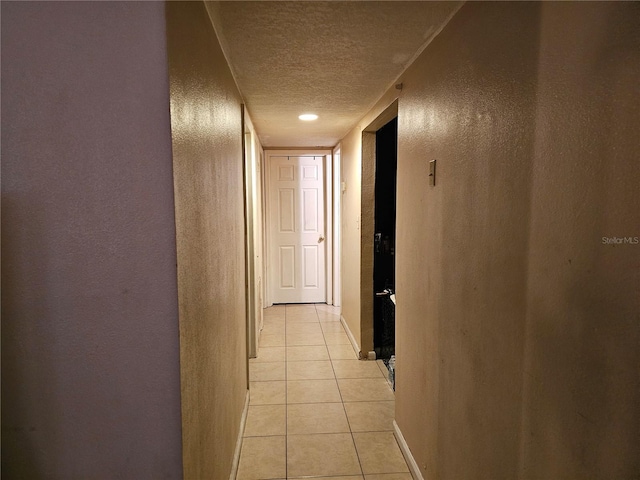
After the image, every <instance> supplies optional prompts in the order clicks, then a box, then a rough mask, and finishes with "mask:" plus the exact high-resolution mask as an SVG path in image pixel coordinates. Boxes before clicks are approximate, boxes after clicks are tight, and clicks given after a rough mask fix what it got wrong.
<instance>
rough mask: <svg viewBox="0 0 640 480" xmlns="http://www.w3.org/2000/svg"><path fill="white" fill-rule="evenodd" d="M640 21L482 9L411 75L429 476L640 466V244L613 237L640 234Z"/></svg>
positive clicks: (404, 278) (415, 388)
mask: <svg viewBox="0 0 640 480" xmlns="http://www.w3.org/2000/svg"><path fill="white" fill-rule="evenodd" d="M639 13H640V12H639V8H638V5H637V4H632V3H609V4H606V3H593V4H591V3H589V4H578V3H567V4H557V3H541V4H540V3H539V4H533V3H516V2H514V3H497V4H495V3H475V2H471V3H467V4H465V5H464V6H463V7H462V9H461V10H460V11H459V12H458V14H457V15H456V16H455V17H454V18H453V19H452V20H451V22H450V23H449V25H448V26H447V27H446V28H445V29H444V30H443V32H442V33H441V34H440V35H439V36H438V37H437V38H436V39H435V40H434V41H433V43H432V44H431V45H430V46H429V47H428V48H427V49H426V50H425V52H424V53H423V54H422V55H421V56H420V57H419V58H418V60H417V61H416V63H414V64H413V65H412V66H411V67H410V68H409V69H408V70H407V72H405V74H404V75H403V77H402V78H401V81H402V82H403V84H404V89H403V90H402V93H401V94H400V98H399V107H398V108H399V147H398V149H399V151H398V223H397V264H396V275H397V278H396V284H397V299H398V307H397V312H396V328H397V336H396V342H397V363H396V365H397V371H396V380H397V383H396V386H397V390H396V420H397V422H398V424H399V426H400V428H401V430H402V432H403V434H404V436H405V438H406V440H407V442H408V444H409V447H410V448H411V450H412V452H413V454H414V456H415V458H416V460H417V462H418V464H419V466H420V468H421V469H422V473H423V475H424V477H425V478H427V479H432V478H443V479H458V478H532V479H540V478H603V479H604V478H635V477H636V476H637V475H638V472H640V456H639V455H638V453H637V448H635V447H636V446H637V445H638V444H639V442H640V438H639V435H640V433H639V432H640V407H639V405H640V385H639V377H638V371H639V369H640V353H639V351H638V348H637V345H638V344H639V343H640V326H639V322H638V320H639V318H638V314H639V312H640V305H639V295H638V293H639V289H640V284H639V281H640V280H639V278H638V265H639V262H640V245H630V244H622V245H616V246H612V245H603V244H602V237H614V236H617V237H623V236H626V237H637V236H640V232H639V231H638V225H640V218H639V213H638V212H640V209H639V208H638V206H639V204H640V191H639V187H638V178H639V177H640V172H639V166H640V164H639V163H638V160H637V159H638V157H639V154H640V145H639V143H638V139H637V135H636V133H635V130H636V129H637V125H638V124H639V120H640V118H638V112H639V111H640V108H639V105H638V97H637V84H638V79H639V78H640V77H639V73H640V72H639V65H640V62H639V58H638V55H639V53H638V52H640V49H639V48H638V47H639V46H640V41H639V38H638V35H639V32H638V29H637V27H635V26H634V25H635V23H637V21H636V20H637V18H638V17H639V15H638V14H639ZM634 22H635V23H634ZM569 33H570V34H569ZM392 93H393V92H391V91H390V92H388V93H387V95H390V94H392ZM381 104H382V105H384V104H385V102H384V101H381ZM379 105H380V104H379ZM379 111H380V107H379V106H378V107H376V108H374V109H373V110H372V111H371V112H370V114H369V118H374V117H375V116H376V115H377V114H378V113H379ZM367 124H368V121H367V120H366V119H365V121H363V122H361V124H360V125H358V126H357V127H356V130H355V131H352V132H351V133H350V134H349V136H348V137H346V138H345V139H344V140H343V158H344V160H343V162H344V163H343V173H347V174H349V175H351V178H353V180H354V181H355V180H356V177H355V174H354V173H353V172H355V171H357V170H358V169H359V168H360V165H359V161H360V157H359V151H358V149H359V148H360V145H359V144H358V141H357V136H358V135H360V132H359V131H358V129H360V130H361V129H362V128H363V127H365V126H366V125H367ZM345 146H346V148H345ZM432 159H437V161H438V167H437V185H436V186H435V187H429V186H428V176H427V175H428V161H429V160H432ZM347 162H349V163H350V164H346V163H347ZM348 188H353V189H359V185H358V184H356V185H353V184H351V185H349V187H348ZM343 198H344V197H343ZM347 200H348V199H347ZM344 208H345V209H346V210H347V211H346V212H345V218H351V217H352V216H354V215H356V214H357V213H356V211H355V210H354V209H355V208H359V205H357V202H356V201H355V200H354V201H351V202H349V201H347V202H345V207H344ZM363 209H364V206H363ZM358 212H359V210H358ZM349 229H351V225H345V230H347V235H346V236H345V237H344V243H345V244H344V246H343V249H344V251H345V252H349V251H353V252H354V253H353V254H355V252H356V243H355V242H356V241H359V238H356V236H355V235H349V232H348V230H349ZM358 262H359V260H358V259H357V258H352V257H347V256H346V255H345V257H344V258H343V268H344V269H345V271H347V270H348V269H353V270H356V269H357V267H359V263H358ZM344 289H345V294H344V296H345V299H349V298H350V297H352V296H353V295H354V294H355V293H357V291H358V290H357V289H358V284H349V283H347V282H346V281H345V285H344ZM351 304H353V305H355V302H351ZM346 307H347V308H343V311H344V312H345V313H346V312H349V311H350V310H349V308H351V307H350V306H346ZM349 321H350V322H351V321H353V320H349Z"/></svg>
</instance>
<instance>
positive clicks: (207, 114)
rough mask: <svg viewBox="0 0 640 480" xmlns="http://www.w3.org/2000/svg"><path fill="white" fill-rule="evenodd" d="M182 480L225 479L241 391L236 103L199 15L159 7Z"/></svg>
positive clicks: (196, 8)
mask: <svg viewBox="0 0 640 480" xmlns="http://www.w3.org/2000/svg"><path fill="white" fill-rule="evenodd" d="M167 39H168V47H169V73H170V86H171V127H172V136H173V165H174V189H175V204H176V237H177V248H178V294H179V305H180V364H181V381H182V421H183V423H182V435H183V461H184V477H185V478H189V479H191V478H193V479H195V478H203V479H204V478H211V479H222V478H228V477H229V474H230V472H231V463H232V458H233V453H234V448H235V444H236V439H237V436H238V433H239V428H240V420H241V416H242V410H243V406H244V401H245V397H246V392H247V352H246V323H245V322H246V311H245V295H244V294H245V284H244V280H245V260H244V207H243V176H242V162H243V156H242V117H241V107H240V105H241V98H240V95H239V93H238V91H237V89H236V86H235V83H234V81H233V78H232V76H231V73H230V71H229V68H228V66H227V64H226V61H225V59H224V56H223V54H222V51H221V49H220V45H219V43H218V41H217V39H216V35H215V32H214V31H213V28H212V26H211V23H210V20H209V17H208V15H207V11H206V9H205V6H204V4H203V3H201V2H168V3H167Z"/></svg>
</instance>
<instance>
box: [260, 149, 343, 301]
mask: <svg viewBox="0 0 640 480" xmlns="http://www.w3.org/2000/svg"><path fill="white" fill-rule="evenodd" d="M264 153H265V160H264V166H263V168H262V174H263V176H264V183H263V185H264V186H265V190H264V192H265V194H264V199H265V205H264V211H265V219H266V221H267V223H266V224H265V235H264V238H265V255H264V256H263V259H264V264H265V276H264V281H265V285H266V298H265V307H270V306H272V305H273V285H272V284H271V282H272V280H271V275H269V272H270V271H271V268H272V265H271V255H270V252H271V250H270V249H271V238H270V237H271V235H270V233H271V228H272V225H271V222H270V221H269V218H270V216H269V212H270V211H271V208H273V205H271V200H270V198H271V195H270V191H269V189H270V185H271V182H270V181H271V173H270V171H271V168H270V167H271V157H286V156H291V157H314V156H315V157H324V159H325V160H324V161H323V163H326V158H327V157H326V156H327V155H329V156H331V150H328V149H300V150H294V149H291V150H270V149H268V148H267V149H265V151H264ZM325 168H326V167H325ZM323 171H326V170H324V169H323ZM325 185H326V181H325ZM331 203H332V199H331V198H328V196H327V195H325V199H324V209H325V215H326V212H327V211H328V210H329V209H330V208H331ZM325 228H326V227H325ZM325 239H328V236H327V235H325ZM327 243H328V242H326V241H325V242H324V244H325V272H326V271H327V270H326V266H327V253H326V248H327V247H326V245H327ZM326 278H329V276H328V275H326ZM329 288H331V289H333V279H331V285H330V286H329ZM327 291H328V290H327ZM325 301H326V300H325Z"/></svg>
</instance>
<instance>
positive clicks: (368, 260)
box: [360, 99, 398, 356]
mask: <svg viewBox="0 0 640 480" xmlns="http://www.w3.org/2000/svg"><path fill="white" fill-rule="evenodd" d="M397 116H398V100H397V99H396V100H394V101H393V102H392V103H391V104H390V105H389V106H388V107H387V108H385V109H384V110H383V111H382V113H381V114H380V115H378V117H377V118H376V119H375V120H374V121H373V122H371V123H370V124H369V125H368V126H367V127H366V128H365V129H364V130H363V131H362V157H361V158H362V167H361V168H362V171H361V175H362V176H361V178H362V179H363V181H362V186H361V191H360V195H361V197H360V201H361V205H374V204H375V179H376V174H375V170H376V132H377V131H378V130H380V129H381V128H382V127H384V126H385V125H386V124H387V123H389V122H390V121H391V120H393V119H394V118H396V117H397ZM365 179H367V181H365ZM365 212H366V214H365ZM360 213H361V217H360V218H361V221H360V342H361V344H360V349H361V350H362V351H363V352H366V354H367V356H368V355H370V354H369V352H373V293H374V292H373V249H374V245H373V235H374V233H375V216H374V209H373V208H370V209H366V210H365V209H363V208H361V210H360Z"/></svg>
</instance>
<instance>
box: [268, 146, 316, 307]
mask: <svg viewBox="0 0 640 480" xmlns="http://www.w3.org/2000/svg"><path fill="white" fill-rule="evenodd" d="M269 161H270V165H269V169H270V171H269V174H270V175H269V196H270V198H269V210H270V212H269V224H270V229H269V230H270V234H271V241H270V255H271V262H270V265H271V268H270V270H271V272H270V273H271V285H272V301H273V303H314V302H324V301H325V242H324V236H325V231H324V178H323V165H322V162H323V157H322V156H315V157H311V156H287V157H278V156H271V157H270V160H269Z"/></svg>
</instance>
